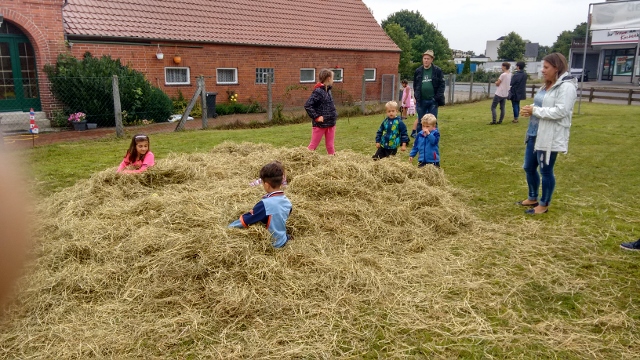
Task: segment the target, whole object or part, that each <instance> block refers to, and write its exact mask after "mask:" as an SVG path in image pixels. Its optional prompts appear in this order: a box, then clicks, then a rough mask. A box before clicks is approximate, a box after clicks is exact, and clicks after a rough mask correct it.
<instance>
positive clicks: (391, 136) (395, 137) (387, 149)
mask: <svg viewBox="0 0 640 360" xmlns="http://www.w3.org/2000/svg"><path fill="white" fill-rule="evenodd" d="M385 108H386V109H387V117H386V118H385V119H384V120H383V121H382V124H380V128H378V132H377V133H376V147H377V148H378V150H376V153H375V154H374V155H373V159H374V160H378V159H382V158H386V157H387V156H392V155H395V154H397V153H398V148H399V147H401V150H402V151H405V150H407V144H408V143H409V136H408V135H407V126H406V125H405V124H404V122H403V121H402V119H401V117H400V116H398V103H397V102H395V101H389V102H388V103H386V105H385Z"/></svg>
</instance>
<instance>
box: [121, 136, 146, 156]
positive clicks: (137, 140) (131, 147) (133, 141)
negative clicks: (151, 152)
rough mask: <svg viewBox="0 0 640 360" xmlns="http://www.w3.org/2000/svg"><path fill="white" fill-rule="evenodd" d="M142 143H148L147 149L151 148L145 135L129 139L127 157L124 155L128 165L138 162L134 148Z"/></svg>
mask: <svg viewBox="0 0 640 360" xmlns="http://www.w3.org/2000/svg"><path fill="white" fill-rule="evenodd" d="M143 141H146V142H148V143H149V147H151V142H150V141H149V137H148V136H147V135H145V134H137V135H134V136H133V138H132V139H131V144H129V150H127V155H125V157H128V158H129V162H130V163H134V162H136V161H138V160H141V159H139V157H140V154H138V149H137V148H136V144H138V143H141V142H143ZM147 152H148V151H147ZM145 155H146V154H145Z"/></svg>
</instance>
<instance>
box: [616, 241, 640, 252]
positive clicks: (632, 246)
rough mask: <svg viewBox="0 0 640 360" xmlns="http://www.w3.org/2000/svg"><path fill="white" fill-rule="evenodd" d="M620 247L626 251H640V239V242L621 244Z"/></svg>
mask: <svg viewBox="0 0 640 360" xmlns="http://www.w3.org/2000/svg"><path fill="white" fill-rule="evenodd" d="M620 247H621V248H623V249H625V250H631V251H640V239H638V240H636V241H634V242H626V243H622V244H620Z"/></svg>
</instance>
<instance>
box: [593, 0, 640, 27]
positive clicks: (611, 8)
mask: <svg viewBox="0 0 640 360" xmlns="http://www.w3.org/2000/svg"><path fill="white" fill-rule="evenodd" d="M590 29H591V30H620V29H640V0H637V1H626V2H610V3H609V2H608V3H598V4H593V8H592V10H591V27H590Z"/></svg>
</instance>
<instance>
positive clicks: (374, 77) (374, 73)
mask: <svg viewBox="0 0 640 360" xmlns="http://www.w3.org/2000/svg"><path fill="white" fill-rule="evenodd" d="M367 70H373V79H370V78H369V79H367V78H366V75H367ZM364 75H365V78H364V81H376V75H377V72H376V69H375V68H365V69H364Z"/></svg>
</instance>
